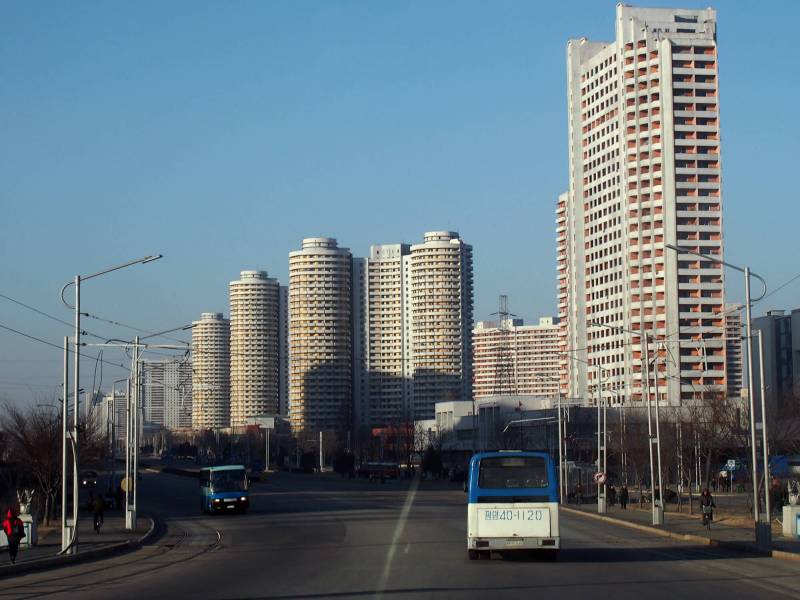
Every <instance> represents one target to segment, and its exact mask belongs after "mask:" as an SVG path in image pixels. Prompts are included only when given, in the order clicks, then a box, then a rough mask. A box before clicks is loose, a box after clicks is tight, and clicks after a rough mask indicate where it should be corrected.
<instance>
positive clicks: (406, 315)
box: [353, 244, 413, 427]
mask: <svg viewBox="0 0 800 600" xmlns="http://www.w3.org/2000/svg"><path fill="white" fill-rule="evenodd" d="M410 250H411V247H410V246H409V245H408V244H381V245H375V246H372V247H371V248H370V255H369V258H367V259H354V261H353V281H354V290H355V291H356V294H355V297H354V304H353V306H354V324H355V331H356V335H357V338H356V340H355V343H356V349H355V354H356V356H357V358H358V360H357V361H356V362H355V366H356V369H355V371H356V372H355V374H354V383H355V392H356V393H355V405H356V407H357V410H356V422H357V423H359V424H362V425H363V424H366V425H368V426H370V427H386V426H389V425H391V424H397V423H400V422H409V421H411V420H413V417H412V401H411V399H412V389H413V382H412V364H411V334H410V332H411V302H410V289H411V287H410V280H411V277H410V259H411V255H410Z"/></svg>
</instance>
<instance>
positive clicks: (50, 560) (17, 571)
mask: <svg viewBox="0 0 800 600" xmlns="http://www.w3.org/2000/svg"><path fill="white" fill-rule="evenodd" d="M143 518H146V519H149V520H150V527H149V528H148V530H147V531H146V532H145V533H144V535H142V536H141V537H139V538H138V539H130V540H125V541H124V542H117V543H114V544H108V545H106V546H101V547H100V548H95V549H93V550H87V551H86V552H81V553H78V554H68V555H65V556H49V557H46V558H37V559H34V560H30V561H25V562H21V563H18V564H16V565H4V566H2V567H0V579H4V578H6V577H12V576H14V575H21V574H23V573H31V572H34V571H46V570H49V569H58V568H61V567H67V566H71V565H76V564H80V563H84V562H90V561H93V560H100V559H103V558H110V557H111V556H115V555H117V554H125V553H127V552H132V551H134V550H138V549H139V548H141V547H142V545H143V544H144V543H146V542H147V540H148V539H149V538H150V537H151V536H152V535H153V533H154V532H155V528H156V521H155V519H153V518H152V517H143Z"/></svg>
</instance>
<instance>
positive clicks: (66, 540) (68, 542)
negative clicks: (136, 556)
mask: <svg viewBox="0 0 800 600" xmlns="http://www.w3.org/2000/svg"><path fill="white" fill-rule="evenodd" d="M161 257H162V255H161V254H151V255H148V256H144V257H142V258H138V259H136V260H131V261H128V262H126V263H123V264H121V265H117V266H115V267H110V268H108V269H104V270H102V271H98V272H96V273H91V274H89V275H76V276H75V279H74V280H73V281H70V282H67V283H66V284H64V286H63V287H62V288H61V294H60V296H61V302H63V303H64V306H66V307H67V308H69V309H71V310H74V311H75V339H74V340H73V344H74V346H75V357H74V359H73V360H74V374H73V378H74V381H73V387H74V392H73V396H74V402H75V410H74V412H73V425H72V429H71V431H70V432H69V435H70V436H71V444H72V452H73V471H74V473H73V481H72V523H71V524H69V523H67V518H66V508H67V487H66V469H67V467H66V465H67V437H68V436H67V434H68V432H67V412H68V406H67V405H68V404H69V402H68V401H66V400H65V402H64V406H63V429H62V434H63V440H62V445H61V451H62V472H61V475H62V486H61V552H62V553H67V552H72V553H74V552H77V549H78V410H79V409H78V406H79V401H78V396H79V386H80V363H81V361H80V357H81V355H80V352H81V281H86V280H87V279H94V278H95V277H100V276H101V275H105V274H106V273H111V272H112V271H119V270H120V269H124V268H125V267H130V266H132V265H138V264H143V265H144V264H147V263H149V262H153V261H154V260H158V259H159V258H161ZM71 285H74V286H75V305H74V306H70V304H69V303H68V302H67V301H66V300H65V299H64V292H65V291H66V289H67V288H68V287H69V286H71ZM68 362H69V338H68V337H65V338H64V398H65V399H67V398H68V397H69V395H68V394H67V390H68V389H69V382H68V371H69V368H68ZM68 527H71V531H69V532H68ZM68 533H69V534H70V535H68Z"/></svg>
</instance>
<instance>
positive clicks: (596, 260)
mask: <svg viewBox="0 0 800 600" xmlns="http://www.w3.org/2000/svg"><path fill="white" fill-rule="evenodd" d="M616 11H617V13H616V39H615V40H614V41H612V42H591V41H589V40H587V39H585V38H582V39H575V40H570V41H569V43H568V45H567V80H568V90H567V93H568V107H569V110H568V114H569V123H568V125H569V175H570V182H569V191H568V192H567V193H566V194H563V195H561V196H560V197H559V199H558V203H557V209H556V225H557V230H556V231H557V245H558V306H559V315H558V316H559V318H560V321H561V323H562V329H561V350H562V352H564V355H563V359H562V365H561V366H562V393H564V394H567V395H569V396H571V397H581V398H586V399H587V402H590V401H592V400H590V398H592V397H593V396H594V393H593V391H592V390H594V389H595V388H596V386H597V385H598V383H600V382H598V377H600V378H601V379H602V382H601V383H602V386H601V388H602V390H603V393H604V394H608V396H607V399H608V400H609V401H610V402H612V403H613V402H617V401H618V399H624V398H629V399H630V400H631V401H633V402H634V403H635V402H642V401H643V400H644V395H645V394H644V389H645V388H644V385H643V384H644V377H643V369H642V365H643V363H644V361H643V358H644V354H645V350H646V349H645V347H644V343H643V340H644V339H649V340H650V343H649V345H648V347H647V350H648V352H649V355H650V359H651V361H652V360H653V359H654V358H655V359H656V360H655V363H654V368H653V369H652V371H651V374H650V377H651V382H652V383H651V385H650V388H649V389H650V394H651V395H650V399H651V400H652V399H653V398H654V397H655V394H656V393H660V394H661V397H662V398H664V399H665V400H666V401H667V402H668V403H669V404H670V405H679V404H681V403H682V402H688V401H692V400H695V399H698V398H699V397H711V398H715V397H720V396H723V395H725V394H726V393H727V382H726V377H725V355H726V346H725V318H724V310H723V303H724V282H723V270H722V266H721V265H719V264H716V263H711V262H706V261H701V260H700V259H699V258H697V257H696V256H693V255H690V254H685V253H682V252H681V253H676V252H673V251H671V250H669V249H668V248H667V246H666V245H667V244H672V245H675V246H681V247H686V248H688V249H690V250H693V251H696V252H702V253H707V254H713V255H714V256H715V257H717V258H722V250H723V243H722V198H721V192H720V177H721V169H720V129H719V95H718V81H717V41H716V14H715V11H714V10H712V9H705V10H680V9H643V8H634V7H630V6H626V5H623V4H621V3H620V4H618V5H617V8H616ZM643 335H644V336H645V337H642V336H643ZM598 367H599V373H598Z"/></svg>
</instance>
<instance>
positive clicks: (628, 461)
mask: <svg viewBox="0 0 800 600" xmlns="http://www.w3.org/2000/svg"><path fill="white" fill-rule="evenodd" d="M767 422H768V425H769V427H768V434H769V440H768V443H769V450H770V455H771V456H774V455H777V454H796V453H798V452H800V397H798V396H790V397H787V398H784V399H783V400H782V401H781V402H780V403H777V405H775V406H772V407H770V408H768V410H767ZM660 437H661V467H662V478H663V483H664V487H665V489H667V488H669V487H670V486H672V487H675V488H677V487H678V484H681V487H682V488H683V489H687V488H688V489H689V490H691V488H692V486H693V485H695V484H699V487H709V486H711V485H712V484H713V482H714V481H715V480H716V479H717V478H718V476H719V466H720V465H721V464H722V462H723V461H724V460H725V459H727V458H745V459H747V457H749V456H750V455H751V452H750V446H751V441H750V422H749V407H748V404H747V402H746V401H743V400H741V399H739V398H720V397H715V398H714V397H707V398H704V399H700V400H697V401H694V402H692V403H688V404H687V405H685V406H682V407H671V408H667V409H662V410H661V415H660ZM760 443H761V439H760V433H759V439H758V440H757V445H760ZM759 448H760V446H759ZM760 456H761V454H760V450H759V460H760ZM649 461H650V459H649V449H648V428H647V417H646V409H624V410H621V411H619V412H617V413H616V415H615V418H613V419H612V420H611V421H610V422H609V462H610V464H611V465H612V466H613V469H614V470H615V471H616V474H617V478H618V479H619V483H626V484H628V485H633V486H638V487H639V488H640V489H641V488H642V487H643V486H649V478H650V471H649V468H650V462H649ZM743 464H744V466H745V479H746V482H745V481H742V483H747V484H748V485H752V484H753V477H752V473H751V469H752V466H751V465H750V464H749V462H744V463H743ZM759 466H760V465H759ZM740 476H741V475H740ZM755 484H756V485H758V486H759V487H761V486H763V485H764V475H763V473H760V474H759V478H758V481H756V482H755ZM678 501H679V502H680V496H678Z"/></svg>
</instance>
